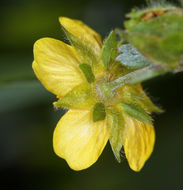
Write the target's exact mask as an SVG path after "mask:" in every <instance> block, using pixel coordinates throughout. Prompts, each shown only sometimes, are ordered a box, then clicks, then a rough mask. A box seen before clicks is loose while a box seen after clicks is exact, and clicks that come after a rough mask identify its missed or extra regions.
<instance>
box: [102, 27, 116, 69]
mask: <svg viewBox="0 0 183 190" xmlns="http://www.w3.org/2000/svg"><path fill="white" fill-rule="evenodd" d="M116 54H117V39H116V34H115V32H114V31H112V32H111V33H110V34H109V36H108V37H107V38H106V40H105V41H104V44H103V47H102V54H101V59H102V63H103V65H104V67H105V68H108V66H109V63H110V61H111V60H113V59H114V58H115V57H116Z"/></svg>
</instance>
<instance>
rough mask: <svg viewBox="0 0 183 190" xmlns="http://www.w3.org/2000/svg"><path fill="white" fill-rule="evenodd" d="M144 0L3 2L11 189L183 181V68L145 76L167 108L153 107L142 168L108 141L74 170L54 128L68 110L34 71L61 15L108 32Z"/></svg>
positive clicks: (0, 93)
mask: <svg viewBox="0 0 183 190" xmlns="http://www.w3.org/2000/svg"><path fill="white" fill-rule="evenodd" d="M134 6H138V7H144V6H145V1H143V0H126V1H123V0H119V1H117V0H111V1H99V0H77V1H76V0H51V1H49V0H39V1H38V0H27V1H26V0H16V1H13V0H4V1H1V4H0V182H1V187H3V185H5V186H4V188H5V189H10V188H18V189H20V190H21V189H25V190H27V189H35V190H40V189H41V190H42V189H44V190H47V189H48V190H50V189H53V190H62V189H63V190H65V189H66V190H77V189H87V190H93V189H100V190H110V189H115V190H118V189H125V190H134V189H135V190H154V189H156V190H159V189H166V190H172V189H182V186H183V182H182V179H183V174H182V171H183V147H182V146H183V86H182V84H183V73H179V74H176V75H172V74H169V75H166V76H162V77H159V78H157V79H153V80H151V81H147V82H146V83H144V84H143V86H144V88H145V90H146V91H147V92H148V94H150V96H151V97H152V100H153V101H154V102H155V103H157V104H158V105H161V107H162V108H163V109H164V110H165V112H164V113H163V114H160V115H157V114H155V115H154V120H155V121H154V124H155V129H156V145H155V149H154V152H153V154H152V156H151V158H150V159H149V161H148V162H147V163H146V165H145V167H144V168H143V169H142V171H141V172H140V173H135V172H133V171H132V170H130V169H129V166H128V164H127V161H126V160H124V161H123V162H122V163H121V164H118V163H117V162H116V160H115V158H114V156H113V153H112V151H111V148H110V146H109V144H108V145H107V147H106V148H105V150H104V152H103V154H102V155H101V157H100V158H99V160H98V161H97V162H96V163H95V164H94V165H93V166H92V167H90V168H89V169H87V170H84V171H80V172H75V171H72V170H71V169H70V168H69V167H68V165H67V164H66V162H65V161H64V160H62V159H60V158H59V157H57V156H56V155H55V153H54V152H53V148H52V134H53V131H54V128H55V126H56V123H57V121H58V120H59V118H60V117H61V115H62V114H63V112H62V111H55V110H54V109H53V107H52V102H53V101H54V100H55V99H56V98H55V96H54V95H52V94H51V93H49V92H47V91H46V90H45V89H44V87H43V86H42V85H41V84H40V82H39V81H37V79H36V77H35V76H34V74H33V71H32V68H31V64H32V61H33V55H32V47H33V44H34V42H35V41H36V40H37V39H39V38H42V37H53V38H56V39H60V40H63V33H62V32H61V30H60V25H59V22H58V17H59V16H67V17H70V18H75V19H81V20H83V21H84V22H85V23H87V24H88V25H89V26H91V27H92V28H94V29H95V30H96V31H97V32H99V33H100V34H101V35H102V36H103V37H105V36H106V35H107V34H108V33H109V32H110V30H111V29H113V28H115V27H122V23H123V20H124V18H125V14H126V13H127V12H129V11H130V10H131V8H133V7H134Z"/></svg>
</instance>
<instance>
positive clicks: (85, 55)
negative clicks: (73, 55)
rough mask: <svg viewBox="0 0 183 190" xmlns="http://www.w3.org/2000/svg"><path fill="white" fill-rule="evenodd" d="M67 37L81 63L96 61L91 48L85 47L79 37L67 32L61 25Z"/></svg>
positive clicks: (91, 63) (93, 62)
mask: <svg viewBox="0 0 183 190" xmlns="http://www.w3.org/2000/svg"><path fill="white" fill-rule="evenodd" d="M62 28H63V30H64V32H65V34H66V36H67V38H68V39H69V41H70V43H71V44H72V45H73V47H74V48H75V49H76V51H77V53H78V55H79V57H80V59H81V62H83V63H89V64H90V65H93V64H95V63H97V59H98V58H97V55H96V54H95V52H94V51H92V49H90V48H88V47H86V45H85V44H84V43H83V42H82V40H80V39H79V38H76V37H75V36H74V35H72V34H71V33H70V32H68V31H67V30H66V29H65V28H64V27H62Z"/></svg>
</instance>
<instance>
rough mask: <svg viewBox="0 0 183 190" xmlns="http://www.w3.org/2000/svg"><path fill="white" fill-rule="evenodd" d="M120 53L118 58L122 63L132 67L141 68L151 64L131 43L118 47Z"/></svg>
mask: <svg viewBox="0 0 183 190" xmlns="http://www.w3.org/2000/svg"><path fill="white" fill-rule="evenodd" d="M118 51H119V53H121V54H120V55H118V57H117V58H116V60H117V61H118V62H120V63H121V64H122V65H125V66H127V67H130V68H132V69H140V68H143V67H145V66H147V65H149V64H150V62H149V61H148V59H147V58H145V57H144V56H143V55H142V54H141V53H139V52H138V51H137V49H136V48H135V47H133V46H132V45H130V44H124V45H121V46H120V47H119V48H118Z"/></svg>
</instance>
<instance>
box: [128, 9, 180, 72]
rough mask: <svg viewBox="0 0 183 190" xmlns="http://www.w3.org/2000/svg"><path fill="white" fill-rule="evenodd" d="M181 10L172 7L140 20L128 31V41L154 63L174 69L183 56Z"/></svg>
mask: <svg viewBox="0 0 183 190" xmlns="http://www.w3.org/2000/svg"><path fill="white" fill-rule="evenodd" d="M182 26H183V10H181V9H174V10H171V11H167V12H165V13H164V14H163V15H161V16H157V17H155V18H152V19H149V20H147V21H141V22H139V23H138V24H137V25H135V27H133V29H131V30H130V31H128V30H127V38H128V41H129V42H130V43H131V44H132V45H133V46H135V47H136V48H137V49H138V50H139V51H140V52H141V53H142V54H143V55H144V56H146V57H147V58H148V59H150V60H151V61H152V62H154V63H156V64H157V63H158V64H160V65H162V66H166V67H167V68H169V69H170V70H174V69H175V68H176V67H177V66H178V65H179V64H180V63H181V61H182V58H183V45H182V44H183V27H182Z"/></svg>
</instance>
